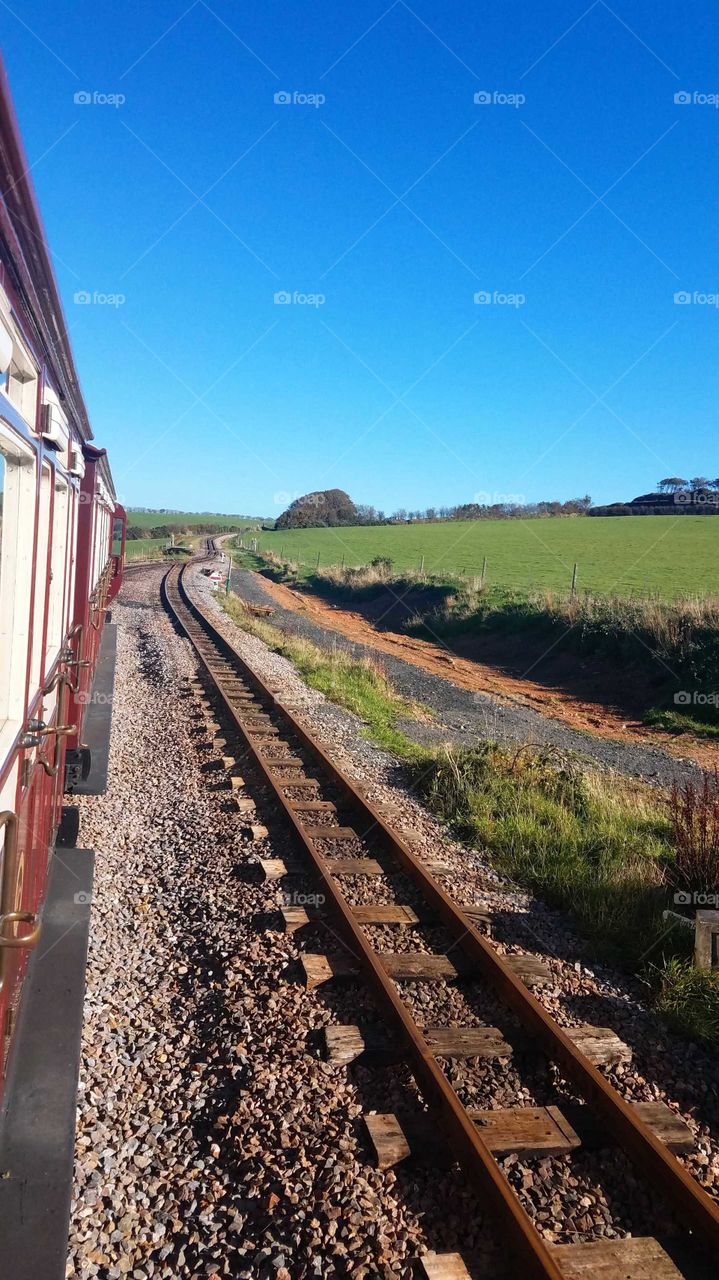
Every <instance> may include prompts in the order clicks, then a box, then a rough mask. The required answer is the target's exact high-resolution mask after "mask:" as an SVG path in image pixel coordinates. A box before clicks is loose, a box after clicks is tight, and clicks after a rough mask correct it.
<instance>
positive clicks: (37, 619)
mask: <svg viewBox="0 0 719 1280" xmlns="http://www.w3.org/2000/svg"><path fill="white" fill-rule="evenodd" d="M51 483H52V475H51V472H50V468H49V466H48V465H47V463H44V464H43V468H42V475H41V477H40V510H39V516H38V531H37V554H36V556H35V609H34V612H33V619H32V663H31V666H30V697H31V698H32V696H33V694H34V693H35V691H36V689H37V688H38V685H39V684H40V681H41V680H42V676H43V662H42V658H43V651H42V637H43V630H44V625H45V591H46V588H47V553H48V544H49V540H50V494H51Z"/></svg>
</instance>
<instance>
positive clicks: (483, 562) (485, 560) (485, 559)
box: [479, 556, 487, 591]
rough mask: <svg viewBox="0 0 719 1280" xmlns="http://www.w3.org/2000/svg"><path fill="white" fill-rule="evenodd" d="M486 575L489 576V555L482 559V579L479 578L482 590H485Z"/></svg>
mask: <svg viewBox="0 0 719 1280" xmlns="http://www.w3.org/2000/svg"><path fill="white" fill-rule="evenodd" d="M486 577H487V557H486V556H485V557H484V559H483V560H482V574H481V577H480V579H479V589H480V591H483V590H484V582H485V578H486Z"/></svg>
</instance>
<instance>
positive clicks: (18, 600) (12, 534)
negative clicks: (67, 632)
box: [0, 418, 36, 762]
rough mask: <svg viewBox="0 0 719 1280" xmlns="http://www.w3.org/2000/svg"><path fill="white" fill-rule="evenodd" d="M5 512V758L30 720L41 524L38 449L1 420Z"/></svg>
mask: <svg viewBox="0 0 719 1280" xmlns="http://www.w3.org/2000/svg"><path fill="white" fill-rule="evenodd" d="M0 453H2V455H3V463H2V466H3V481H4V492H3V512H2V539H1V546H0V762H2V761H3V760H4V759H5V756H6V754H7V750H8V749H9V745H10V743H11V742H12V740H13V738H14V736H15V734H16V732H17V729H18V728H19V726H20V725H21V724H22V722H23V721H24V719H25V713H26V706H25V678H26V675H27V656H28V648H29V644H30V596H31V591H32V554H33V535H34V525H35V499H36V480H35V453H34V451H33V449H32V447H31V446H30V445H29V444H28V443H27V442H26V441H25V440H22V439H21V438H20V436H19V435H18V434H17V432H15V431H13V430H12V428H11V427H10V426H9V425H8V424H7V423H5V422H3V421H2V419H1V418H0Z"/></svg>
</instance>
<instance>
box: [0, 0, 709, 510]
mask: <svg viewBox="0 0 719 1280" xmlns="http://www.w3.org/2000/svg"><path fill="white" fill-rule="evenodd" d="M0 12H1V13H2V17H3V21H2V45H3V53H4V57H5V60H6V64H7V68H8V72H9V75H10V79H11V84H12V88H13V91H14V97H15V103H16V108H17V111H18V115H19V118H20V123H21V127H22V131H23V135H24V139H25V144H26V149H27V152H28V157H29V162H30V164H31V165H32V174H33V178H34V181H35V184H36V187H37V191H38V195H39V199H40V204H41V208H42V210H43V214H44V218H45V222H46V227H47V231H48V237H49V241H50V244H51V247H52V249H53V251H54V254H55V265H56V270H57V275H58V280H59V283H60V288H61V291H62V295H63V298H64V301H65V306H66V312H67V316H68V323H69V326H70V329H71V340H72V342H73V345H74V349H75V354H76V359H77V363H78V367H79V371H80V377H81V381H82V384H83V387H84V390H85V395H86V399H87V402H88V407H89V411H90V416H91V421H92V423H93V428H94V431H95V436H96V439H97V441H98V443H101V444H103V445H105V446H107V448H108V449H109V450H110V454H111V461H112V465H113V470H114V473H115V477H116V481H117V487H118V491H119V493H120V494H121V496H122V497H123V499H124V500H125V502H126V503H128V504H131V505H134V504H145V505H150V506H178V507H180V508H183V509H184V508H187V509H211V510H222V511H246V512H247V511H251V512H261V513H264V514H268V515H271V514H278V513H279V510H280V509H281V508H282V506H284V505H286V502H287V501H288V500H289V498H291V497H294V496H296V495H297V494H300V493H304V492H306V491H307V490H309V489H313V488H324V487H329V486H339V487H342V488H345V489H347V490H348V491H349V492H350V493H351V494H352V496H353V497H354V498H356V499H357V500H359V501H365V502H371V503H373V504H375V505H377V506H379V507H383V508H385V509H387V510H391V509H393V508H395V507H398V506H403V507H409V508H414V507H424V506H426V505H428V504H432V505H442V504H445V503H446V504H453V503H455V502H460V501H468V500H472V499H473V498H474V497H475V495H477V494H483V495H489V496H490V498H493V497H494V496H495V495H504V494H511V495H522V496H523V497H525V498H526V499H528V500H531V499H538V498H554V497H562V498H566V497H570V496H575V495H578V494H583V493H585V492H590V493H591V494H592V496H593V497H594V499H595V500H596V501H608V500H612V499H616V498H626V497H631V496H633V495H634V494H635V493H637V492H641V491H643V490H645V489H646V488H648V487H649V486H650V485H651V484H653V482H654V481H655V480H656V479H658V478H659V477H660V476H662V475H665V474H672V473H675V472H678V473H679V474H681V475H684V476H688V477H690V476H692V475H695V474H709V475H710V476H715V475H717V474H719V450H717V447H716V445H717V427H716V423H717V404H718V403H719V361H718V360H717V337H718V335H719V308H717V306H715V305H713V304H712V301H711V295H713V294H719V270H718V269H717V234H718V228H719V220H718V219H717V209H716V198H717V179H716V154H717V133H718V130H719V111H718V109H717V107H716V106H715V105H714V104H713V103H712V100H711V99H712V96H713V95H714V96H715V95H717V94H719V72H717V66H718V65H719V60H718V58H717V53H718V45H719V38H718V28H717V25H716V21H715V19H714V18H713V15H712V11H711V9H710V6H709V5H708V4H698V3H696V2H695V0H689V2H688V3H687V4H685V5H684V6H681V7H679V6H673V7H671V9H670V8H669V7H660V6H656V5H654V4H650V3H649V2H648V0H647V2H645V3H639V2H638V0H621V3H620V0H617V2H616V6H615V4H614V0H613V3H612V5H611V6H610V5H608V4H605V3H604V2H603V0H597V2H596V3H593V4H591V5H590V6H588V5H587V4H586V0H559V2H555V3H553V4H551V5H550V4H545V3H541V2H540V3H537V0H532V2H529V0H527V2H526V3H518V2H516V0H515V2H512V0H506V2H505V3H503V4H502V5H494V4H493V5H490V4H475V3H469V2H468V0H458V2H457V3H455V4H452V5H449V6H448V5H444V4H439V3H437V2H436V0H435V2H430V0H412V3H411V5H408V4H405V3H404V0H396V2H395V3H393V4H390V5H388V4H387V3H386V0H378V2H377V3H369V2H368V3H360V4H355V5H351V6H350V5H347V6H339V5H337V4H336V3H329V2H328V0H317V3H315V4H313V5H307V4H306V3H304V2H300V0H295V2H294V3H289V2H287V0H284V2H282V0H267V2H266V3H265V4H263V5H262V6H258V5H252V6H251V5H240V4H236V3H235V4H232V3H229V0H211V2H210V3H209V4H207V3H205V2H204V0H196V2H195V3H192V2H191V0H190V3H188V0H157V3H155V4H153V5H146V4H144V3H138V2H137V0H128V3H126V4H124V5H122V6H119V5H117V4H115V3H112V4H111V3H109V2H108V0H97V2H96V3H95V4H94V5H93V7H92V11H91V10H90V9H89V8H88V7H87V6H79V5H77V4H73V3H67V2H66V0H54V3H53V4H52V5H50V4H49V3H48V2H47V0H26V3H25V4H24V5H23V7H22V10H21V9H20V8H19V7H16V3H15V0H13V4H12V6H11V5H9V4H6V3H4V0H0ZM78 94H79V95H81V100H80V101H75V96H76V95H78ZM277 94H280V95H284V96H285V97H287V96H289V98H290V101H278V102H276V101H275V95H277ZM476 94H481V95H484V96H485V97H487V96H488V97H489V101H484V102H475V100H474V98H475V95H476ZM676 94H686V95H688V96H689V98H690V100H689V101H687V102H675V100H674V99H675V95H676ZM87 95H89V96H90V99H91V100H90V101H85V100H83V99H84V98H86V97H87ZM111 95H122V96H124V99H125V101H124V102H122V103H121V104H120V105H112V103H111V102H109V101H104V100H103V98H104V97H105V96H111ZM303 96H307V97H309V98H310V100H309V101H305V100H303ZM313 96H314V100H312V99H313ZM321 97H323V98H324V101H321V102H319V104H318V98H321ZM505 98H507V99H509V100H504V99H505ZM521 98H524V101H523V102H522V101H521ZM680 291H687V292H688V294H689V296H690V298H691V301H690V302H689V303H687V304H682V305H680V304H677V303H676V302H675V297H674V295H675V293H677V292H680ZM78 293H80V294H85V295H87V294H89V295H90V296H91V297H92V298H93V299H95V300H93V301H91V302H89V303H88V302H85V303H81V302H76V301H75V300H74V299H75V295H76V294H78ZM277 293H286V294H289V295H290V296H291V298H292V301H290V302H289V303H281V302H276V301H275V294H277ZM477 293H481V294H486V295H489V297H490V298H491V301H489V302H484V303H477V302H475V294H477ZM108 295H110V296H113V295H114V296H115V299H116V300H117V295H121V296H122V297H124V301H122V302H121V303H120V305H112V303H111V302H109V301H106V300H105V301H103V299H106V298H107V297H108ZM508 298H513V299H514V301H508V300H507V299H508ZM308 299H313V300H314V301H310V300H308ZM321 299H323V300H321ZM522 299H523V300H522ZM703 299H709V300H706V301H704V300H703Z"/></svg>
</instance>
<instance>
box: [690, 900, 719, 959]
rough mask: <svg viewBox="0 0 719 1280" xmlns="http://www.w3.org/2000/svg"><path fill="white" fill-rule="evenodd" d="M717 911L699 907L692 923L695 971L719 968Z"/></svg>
mask: <svg viewBox="0 0 719 1280" xmlns="http://www.w3.org/2000/svg"><path fill="white" fill-rule="evenodd" d="M718 949H719V911H709V910H707V909H706V908H704V907H701V908H700V909H699V910H698V911H697V914H696V920H695V923H694V963H695V965H696V967H697V969H717V968H719V955H718V954H717V951H718Z"/></svg>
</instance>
